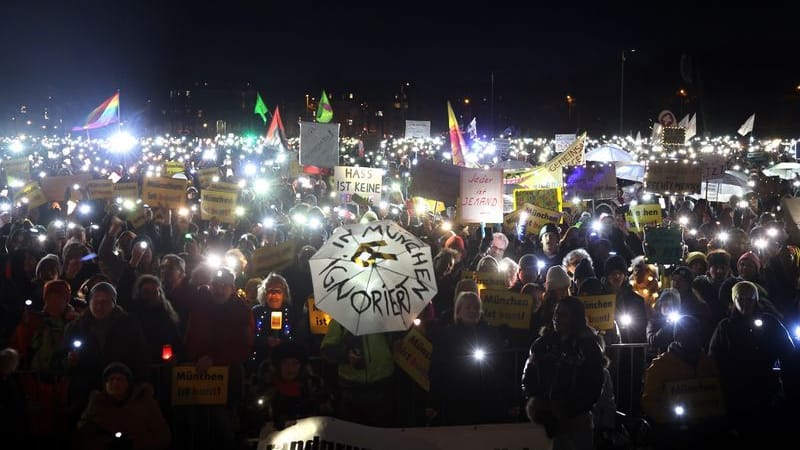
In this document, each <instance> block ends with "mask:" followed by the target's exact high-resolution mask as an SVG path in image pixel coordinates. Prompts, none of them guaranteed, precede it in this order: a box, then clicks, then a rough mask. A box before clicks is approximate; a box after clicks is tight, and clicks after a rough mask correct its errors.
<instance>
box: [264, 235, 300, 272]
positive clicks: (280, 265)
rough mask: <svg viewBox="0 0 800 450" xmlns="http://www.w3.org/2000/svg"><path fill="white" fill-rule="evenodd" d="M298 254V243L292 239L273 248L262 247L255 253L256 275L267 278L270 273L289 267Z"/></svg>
mask: <svg viewBox="0 0 800 450" xmlns="http://www.w3.org/2000/svg"><path fill="white" fill-rule="evenodd" d="M296 253H297V241H296V240H294V239H292V240H291V241H286V242H284V243H282V244H278V245H276V246H273V247H261V248H258V249H256V251H255V252H253V269H254V271H255V272H254V275H256V276H266V275H267V274H268V273H270V272H275V271H279V270H283V269H285V268H287V267H289V266H290V265H291V264H292V263H293V262H294V259H295V256H296Z"/></svg>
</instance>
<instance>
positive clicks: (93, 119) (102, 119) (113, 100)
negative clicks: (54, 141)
mask: <svg viewBox="0 0 800 450" xmlns="http://www.w3.org/2000/svg"><path fill="white" fill-rule="evenodd" d="M114 122H119V92H117V93H116V94H114V95H112V96H111V97H109V98H108V99H107V100H106V101H104V102H103V103H101V104H100V106H98V107H97V108H95V109H94V110H92V112H90V113H89V116H88V117H86V122H85V124H84V125H80V126H77V127H73V128H72V131H80V130H94V129H95V128H102V127H104V126H106V125H109V124H112V123H114Z"/></svg>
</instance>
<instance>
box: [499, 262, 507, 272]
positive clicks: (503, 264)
mask: <svg viewBox="0 0 800 450" xmlns="http://www.w3.org/2000/svg"><path fill="white" fill-rule="evenodd" d="M499 268H500V272H505V271H506V270H508V263H507V262H501V263H500V264H499Z"/></svg>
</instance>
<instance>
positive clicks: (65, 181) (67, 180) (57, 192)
mask: <svg viewBox="0 0 800 450" xmlns="http://www.w3.org/2000/svg"><path fill="white" fill-rule="evenodd" d="M91 179H92V176H91V175H90V174H88V173H82V174H79V175H67V176H60V177H44V178H42V179H41V180H39V183H40V184H41V186H42V192H44V196H45V197H47V199H48V200H49V201H51V202H63V201H66V200H68V199H69V198H70V196H71V191H72V189H73V186H75V185H76V184H77V185H78V190H81V189H86V184H87V183H89V180H91Z"/></svg>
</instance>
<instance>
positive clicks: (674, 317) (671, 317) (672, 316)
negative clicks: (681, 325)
mask: <svg viewBox="0 0 800 450" xmlns="http://www.w3.org/2000/svg"><path fill="white" fill-rule="evenodd" d="M679 320H681V315H680V313H679V312H677V311H670V312H669V314H667V322H669V323H676V322H678V321H679Z"/></svg>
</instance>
